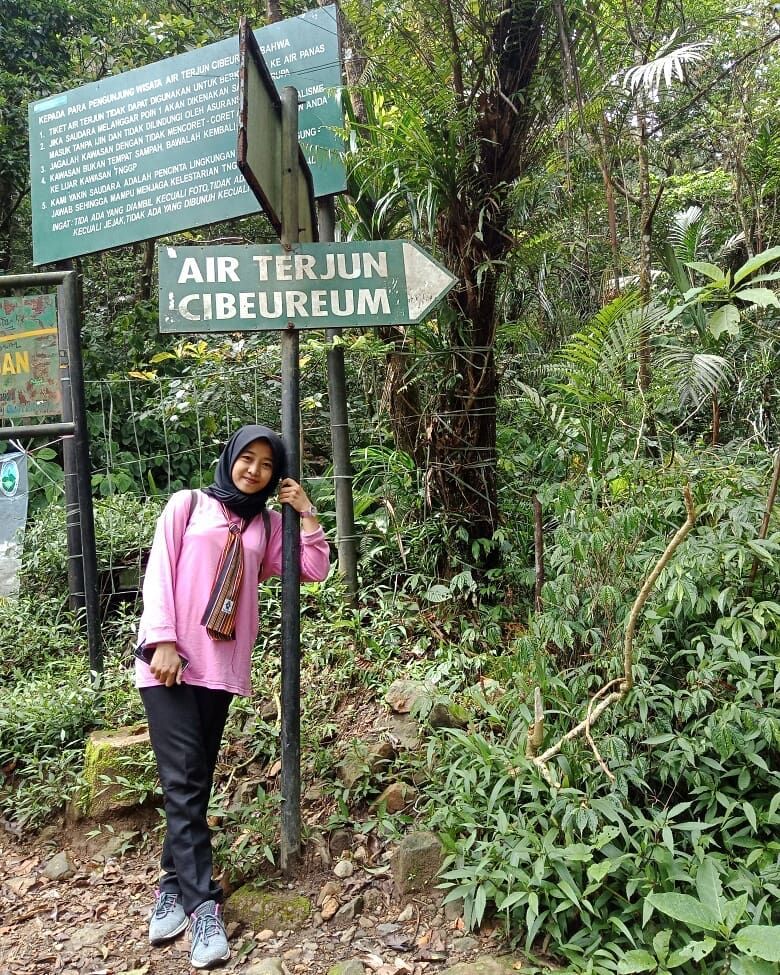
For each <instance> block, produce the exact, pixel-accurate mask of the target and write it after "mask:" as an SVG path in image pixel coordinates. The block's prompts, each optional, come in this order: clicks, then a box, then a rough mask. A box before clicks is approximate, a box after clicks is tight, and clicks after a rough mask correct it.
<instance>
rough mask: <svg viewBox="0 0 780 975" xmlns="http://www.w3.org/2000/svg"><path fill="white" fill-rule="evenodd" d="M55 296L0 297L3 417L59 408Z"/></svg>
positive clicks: (54, 413)
mask: <svg viewBox="0 0 780 975" xmlns="http://www.w3.org/2000/svg"><path fill="white" fill-rule="evenodd" d="M59 369H60V358H59V350H58V346H57V307H56V302H55V297H54V295H53V294H46V295H34V296H33V295H27V296H25V297H22V298H9V297H7V298H2V297H0V380H1V381H0V419H2V420H17V419H21V418H22V417H30V416H57V415H59V413H60V412H61V406H62V395H61V392H60V375H59Z"/></svg>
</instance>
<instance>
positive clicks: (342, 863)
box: [333, 860, 355, 880]
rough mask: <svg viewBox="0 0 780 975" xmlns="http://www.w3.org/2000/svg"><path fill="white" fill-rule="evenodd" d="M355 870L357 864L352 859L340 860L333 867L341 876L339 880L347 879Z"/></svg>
mask: <svg viewBox="0 0 780 975" xmlns="http://www.w3.org/2000/svg"><path fill="white" fill-rule="evenodd" d="M354 872H355V864H354V863H353V862H352V861H351V860H339V861H338V863H337V864H336V866H335V867H334V868H333V873H334V874H335V875H336V876H337V877H338V878H339V880H346V878H347V877H351V876H352V874H353V873H354Z"/></svg>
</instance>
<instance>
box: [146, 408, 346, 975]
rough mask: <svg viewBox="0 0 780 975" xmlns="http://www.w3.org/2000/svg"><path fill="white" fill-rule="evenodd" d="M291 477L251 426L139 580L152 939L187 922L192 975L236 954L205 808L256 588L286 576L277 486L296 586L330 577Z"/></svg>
mask: <svg viewBox="0 0 780 975" xmlns="http://www.w3.org/2000/svg"><path fill="white" fill-rule="evenodd" d="M284 469H285V454H284V447H283V445H282V442H281V440H280V439H279V437H278V436H277V435H276V434H275V433H273V431H271V430H269V429H268V428H267V427H263V426H245V427H242V428H241V429H240V430H238V431H237V432H236V433H234V434H233V436H232V437H231V438H230V440H229V441H228V442H227V444H226V446H225V448H224V450H223V451H222V453H221V455H220V458H219V462H218V464H217V471H216V475H215V478H214V484H213V485H212V486H211V487H209V488H206V489H205V490H204V491H200V492H190V491H179V492H177V493H176V494H174V495H173V496H172V497H171V499H170V500H169V502H168V504H167V505H166V507H165V509H164V511H163V513H162V514H161V515H160V519H159V521H158V523H157V528H156V531H155V536H154V542H153V544H152V550H151V553H150V556H149V563H148V565H147V569H146V576H145V579H144V586H143V601H144V608H143V614H142V616H141V623H140V628H139V651H138V652H137V656H139V659H138V660H137V661H136V686H137V687H138V688H139V689H140V693H141V697H142V699H143V704H144V708H145V710H146V715H147V719H148V723H149V736H150V738H151V742H152V748H153V749H154V753H155V757H156V759H157V769H158V772H159V776H160V781H161V784H162V788H163V796H164V802H165V816H166V824H167V831H166V836H165V841H164V844H163V850H162V858H161V866H162V877H161V880H160V885H159V889H158V891H157V895H156V901H155V907H154V911H153V913H152V917H151V920H150V923H149V941H150V942H151V943H152V944H162V943H165V942H167V941H170V940H171V939H172V938H175V937H176V936H177V935H178V934H180V933H181V932H182V931H183V930H184V929H185V928H186V927H187V925H188V923H189V924H191V934H192V945H191V949H190V963H191V964H192V966H193V967H194V968H212V967H214V966H215V965H218V964H221V963H223V962H225V961H227V959H228V958H229V957H230V949H229V947H228V943H227V936H226V934H225V928H224V925H223V923H222V919H221V903H222V899H223V895H222V890H221V888H220V887H219V885H218V884H217V883H216V882H215V881H214V878H213V876H212V854H211V838H210V833H209V828H208V824H207V821H206V812H207V809H208V803H209V797H210V795H211V787H212V780H213V776H214V766H215V764H216V760H217V754H218V752H219V747H220V742H221V739H222V732H223V730H224V727H225V721H226V720H227V714H228V709H229V707H230V701H231V700H232V698H233V695H235V694H240V695H244V696H248V695H249V694H250V693H251V687H250V671H251V653H252V647H253V646H254V643H255V640H256V638H257V634H258V630H259V618H258V617H259V608H258V582H260V581H262V580H263V579H267V578H268V577H269V576H272V575H278V574H279V573H280V571H281V549H282V544H281V538H282V527H281V522H282V519H281V515H279V513H278V512H274V511H271V512H269V511H266V507H265V505H266V501H267V500H268V498H269V497H270V496H271V495H272V493H273V492H274V490H275V489H276V487H277V485H279V500H280V501H281V502H282V503H283V504H289V505H291V506H292V507H293V508H294V509H295V510H296V511H298V512H299V514H300V516H301V528H302V532H301V578H302V579H304V580H307V581H311V580H320V579H324V578H325V576H326V575H327V572H328V563H329V551H328V543H327V541H326V540H325V535H324V533H323V531H322V528H321V527H320V524H319V522H318V520H317V511H316V509H315V508H313V507H312V505H311V502H310V501H309V499H308V497H307V496H306V494H305V492H304V490H303V489H302V488H301V486H300V484H298V483H297V482H296V481H294V480H293V479H292V478H290V477H285V478H282V474H283V473H284ZM144 657H145V658H146V659H147V660H148V661H149V662H148V664H147V663H144V662H143V658H144Z"/></svg>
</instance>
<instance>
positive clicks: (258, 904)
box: [225, 884, 312, 931]
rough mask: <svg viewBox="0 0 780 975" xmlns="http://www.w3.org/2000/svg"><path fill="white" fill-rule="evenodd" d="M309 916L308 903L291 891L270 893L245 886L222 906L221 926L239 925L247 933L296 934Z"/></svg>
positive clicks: (306, 899) (310, 909)
mask: <svg viewBox="0 0 780 975" xmlns="http://www.w3.org/2000/svg"><path fill="white" fill-rule="evenodd" d="M311 912H312V905H311V901H309V899H308V898H307V897H302V896H300V895H299V894H296V893H294V892H293V891H291V890H288V891H279V892H272V891H268V890H264V889H263V888H261V887H255V886H253V885H252V884H245V885H244V886H243V887H239V888H238V890H237V891H236V892H235V893H234V894H231V895H230V897H228V899H227V901H226V902H225V923H226V924H232V923H236V924H243V925H244V927H245V928H248V929H249V930H250V931H261V930H262V929H263V928H272V929H273V930H274V931H280V930H285V931H287V930H298V929H299V928H302V927H303V926H304V924H305V923H306V922H307V921H308V919H309V916H310V915H311Z"/></svg>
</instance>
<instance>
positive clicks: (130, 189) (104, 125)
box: [29, 6, 346, 264]
mask: <svg viewBox="0 0 780 975" xmlns="http://www.w3.org/2000/svg"><path fill="white" fill-rule="evenodd" d="M336 12H337V11H336V7H335V6H327V7H318V8H316V9H314V10H311V11H309V12H308V13H305V14H302V15H301V16H300V17H291V18H290V19H288V20H284V21H281V22H280V23H277V24H271V25H269V26H268V27H263V28H261V29H260V30H258V31H256V32H255V37H256V39H257V42H258V44H259V46H260V50H261V51H262V54H263V57H264V58H265V61H266V64H267V66H268V69H269V71H270V74H271V76H272V78H273V80H274V82H275V83H276V84H277V86H278V87H279V88H280V89H281V88H283V87H285V86H287V85H293V86H294V87H296V88H297V89H298V92H299V95H300V98H301V108H300V115H299V138H300V141H301V148H302V149H303V152H304V155H305V156H306V161H307V162H308V164H309V167H310V169H311V170H312V176H313V180H314V192H315V195H316V196H326V195H329V194H332V193H341V192H343V191H344V189H345V188H346V176H345V170H344V163H343V158H342V153H343V140H342V139H341V137H340V135H339V130H340V129H341V128H342V127H343V124H344V123H343V114H342V110H341V97H340V93H341V83H342V82H341V62H340V50H339V38H338V30H337V21H336ZM238 56H239V52H238V38H237V37H233V38H230V39H228V40H225V41H220V42H218V43H216V44H210V45H208V46H206V47H202V48H198V49H196V50H193V51H187V52H186V53H185V54H179V55H177V56H176V57H172V58H167V59H165V60H164V61H159V62H157V63H156V64H151V65H147V66H146V67H143V68H136V69H134V70H133V71H127V72H124V73H123V74H118V75H112V76H110V77H108V78H104V79H103V80H102V81H98V82H95V83H94V84H90V85H84V86H83V87H81V88H75V89H73V90H72V91H68V92H65V93H64V94H61V95H56V96H54V97H51V98H46V99H44V100H43V101H38V102H32V103H31V104H30V108H29V129H30V174H31V175H30V183H31V193H32V214H33V254H34V259H35V263H36V264H47V263H50V262H53V261H59V260H63V259H64V258H68V257H74V256H77V255H80V254H90V253H92V252H94V251H99V250H107V249H109V248H111V247H119V246H121V245H123V244H129V243H132V242H134V241H137V240H146V239H148V238H150V237H162V236H165V235H166V234H171V233H175V232H177V231H179V230H187V229H190V228H192V227H201V226H205V225H206V224H209V223H215V222H217V221H222V220H229V219H232V218H234V217H240V216H245V215H246V214H249V213H257V212H258V204H257V201H256V199H255V197H254V194H253V193H252V191H251V190H250V189H249V187H248V186H247V184H246V181H245V180H244V177H243V176H242V175H241V173H240V172H239V171H238V167H237V164H236V142H237V132H238Z"/></svg>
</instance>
